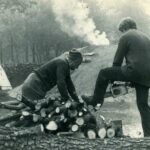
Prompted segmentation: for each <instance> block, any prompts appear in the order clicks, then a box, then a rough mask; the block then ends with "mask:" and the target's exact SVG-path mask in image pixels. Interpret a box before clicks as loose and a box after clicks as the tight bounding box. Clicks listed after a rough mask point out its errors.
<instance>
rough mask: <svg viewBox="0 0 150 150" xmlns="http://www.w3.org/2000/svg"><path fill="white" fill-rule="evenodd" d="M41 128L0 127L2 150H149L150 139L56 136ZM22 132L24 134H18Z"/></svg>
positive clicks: (0, 147)
mask: <svg viewBox="0 0 150 150" xmlns="http://www.w3.org/2000/svg"><path fill="white" fill-rule="evenodd" d="M37 129H40V128H38V127H37V128H35V129H33V128H30V129H29V128H27V130H26V128H25V129H24V128H22V129H20V128H18V129H16V128H7V127H0V150H10V149H11V150H49V149H52V150H56V149H61V150H83V149H85V150H91V149H92V150H113V149H116V150H135V149H136V150H149V149H150V138H149V137H147V138H135V139H132V138H130V137H124V138H110V139H105V140H101V139H94V140H90V139H87V138H78V137H77V138H76V137H70V136H63V137H62V136H55V135H51V134H45V133H43V132H42V133H41V131H40V130H37ZM18 130H20V131H22V132H19V133H17V131H18ZM16 133H17V134H16Z"/></svg>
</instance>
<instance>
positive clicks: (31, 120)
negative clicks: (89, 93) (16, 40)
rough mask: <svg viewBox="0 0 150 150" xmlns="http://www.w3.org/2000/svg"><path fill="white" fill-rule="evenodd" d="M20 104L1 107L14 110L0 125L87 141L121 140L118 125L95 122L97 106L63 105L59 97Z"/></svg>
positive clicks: (1, 104) (8, 104) (75, 103)
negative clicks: (37, 128)
mask: <svg viewBox="0 0 150 150" xmlns="http://www.w3.org/2000/svg"><path fill="white" fill-rule="evenodd" d="M22 102H23V103H22ZM22 102H20V101H14V102H12V101H10V102H1V103H0V108H4V109H10V110H13V113H12V114H11V115H6V116H4V117H1V118H0V125H3V126H6V127H11V128H12V127H33V128H34V126H35V127H36V126H37V125H40V126H41V127H42V129H41V131H42V132H45V133H51V134H57V135H70V134H72V135H76V136H79V135H80V136H81V135H82V137H87V138H89V139H95V138H98V137H99V138H101V139H104V138H112V137H120V136H122V125H121V122H119V121H115V122H114V121H112V122H109V123H107V122H106V121H105V118H104V117H103V116H99V118H100V121H99V122H98V121H97V120H96V117H95V116H94V115H93V113H92V111H91V110H92V109H93V110H94V111H95V110H96V109H97V108H99V106H96V109H95V108H92V107H88V106H87V105H86V104H85V103H84V101H83V100H82V99H80V101H79V102H75V101H73V100H68V101H66V102H64V101H62V100H61V99H60V98H59V97H53V96H50V97H49V98H47V99H42V100H39V101H30V100H27V99H25V98H23V99H22ZM14 110H15V111H14ZM81 133H82V134H81Z"/></svg>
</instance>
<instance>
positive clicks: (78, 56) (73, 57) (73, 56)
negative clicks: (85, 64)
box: [69, 48, 83, 62]
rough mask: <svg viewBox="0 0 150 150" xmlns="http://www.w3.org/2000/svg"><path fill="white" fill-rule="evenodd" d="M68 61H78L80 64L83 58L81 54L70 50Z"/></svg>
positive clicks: (75, 50)
mask: <svg viewBox="0 0 150 150" xmlns="http://www.w3.org/2000/svg"><path fill="white" fill-rule="evenodd" d="M69 59H71V60H73V61H77V60H78V61H80V62H82V60H83V56H82V54H81V52H79V51H78V50H77V49H75V48H73V49H72V50H70V51H69Z"/></svg>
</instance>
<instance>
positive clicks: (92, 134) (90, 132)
mask: <svg viewBox="0 0 150 150" xmlns="http://www.w3.org/2000/svg"><path fill="white" fill-rule="evenodd" d="M87 137H88V138H89V139H96V132H95V131H94V130H92V129H90V130H88V131H87Z"/></svg>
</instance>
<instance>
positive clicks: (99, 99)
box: [84, 17, 150, 136]
mask: <svg viewBox="0 0 150 150" xmlns="http://www.w3.org/2000/svg"><path fill="white" fill-rule="evenodd" d="M119 31H121V32H122V33H123V35H122V37H121V38H120V40H119V44H118V48H117V51H116V54H115V57H114V61H113V66H112V67H109V68H105V69H102V70H100V72H99V75H98V78H97V81H96V85H95V90H94V95H93V97H84V99H85V100H86V101H87V103H89V104H92V105H94V106H95V105H96V104H98V103H100V104H101V105H102V104H103V102H104V94H105V92H106V88H107V86H108V83H109V81H111V82H112V81H130V82H132V83H133V84H134V86H135V89H136V100H137V106H138V109H139V111H140V115H141V120H142V127H143V132H144V136H150V107H149V105H148V92H149V87H150V39H149V38H148V37H147V36H146V35H145V34H144V33H142V32H141V31H139V30H137V26H136V23H135V21H134V20H133V19H132V18H130V17H127V18H124V19H123V20H122V21H121V22H120V24H119ZM124 58H125V61H126V64H125V65H122V62H123V59H124Z"/></svg>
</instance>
